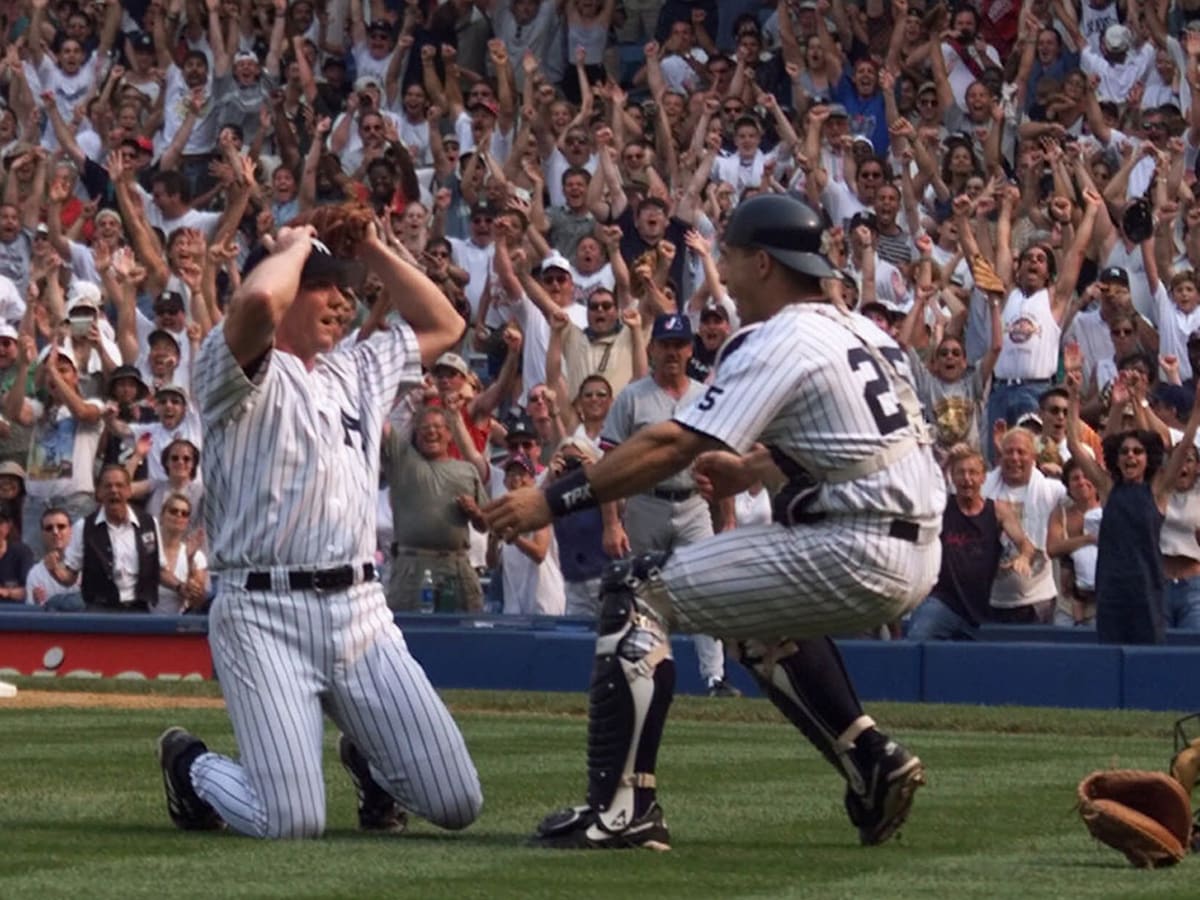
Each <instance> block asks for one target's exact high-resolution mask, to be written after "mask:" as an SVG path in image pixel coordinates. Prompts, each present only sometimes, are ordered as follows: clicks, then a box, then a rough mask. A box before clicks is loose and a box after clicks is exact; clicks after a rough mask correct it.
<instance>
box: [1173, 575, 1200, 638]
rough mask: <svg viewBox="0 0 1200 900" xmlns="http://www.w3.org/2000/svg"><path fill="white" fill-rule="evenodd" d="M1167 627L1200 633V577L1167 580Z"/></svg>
mask: <svg viewBox="0 0 1200 900" xmlns="http://www.w3.org/2000/svg"><path fill="white" fill-rule="evenodd" d="M1164 593H1165V598H1164V599H1165V600H1166V606H1167V627H1168V628H1187V629H1189V630H1191V631H1200V575H1193V576H1192V577H1191V578H1180V579H1173V578H1168V579H1167V585H1166V591H1165V592H1164Z"/></svg>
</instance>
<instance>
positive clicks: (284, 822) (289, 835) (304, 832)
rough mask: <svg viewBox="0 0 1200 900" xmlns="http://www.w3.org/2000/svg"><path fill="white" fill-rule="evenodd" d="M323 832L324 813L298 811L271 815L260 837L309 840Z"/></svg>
mask: <svg viewBox="0 0 1200 900" xmlns="http://www.w3.org/2000/svg"><path fill="white" fill-rule="evenodd" d="M324 833H325V815H324V814H323V813H321V814H315V813H300V814H294V815H279V816H272V817H271V819H270V820H268V822H267V825H266V828H265V829H264V833H263V834H262V837H264V838H267V839H268V840H285V841H287V840H299V841H302V840H311V839H313V838H319V837H321V835H323V834H324Z"/></svg>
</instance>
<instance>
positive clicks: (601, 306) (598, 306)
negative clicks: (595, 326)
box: [588, 302, 617, 312]
mask: <svg viewBox="0 0 1200 900" xmlns="http://www.w3.org/2000/svg"><path fill="white" fill-rule="evenodd" d="M616 307H617V305H616V304H615V303H612V302H608V303H589V304H588V311H589V312H592V311H595V312H600V311H602V310H609V309H616Z"/></svg>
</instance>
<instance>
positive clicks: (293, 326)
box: [280, 284, 347, 359]
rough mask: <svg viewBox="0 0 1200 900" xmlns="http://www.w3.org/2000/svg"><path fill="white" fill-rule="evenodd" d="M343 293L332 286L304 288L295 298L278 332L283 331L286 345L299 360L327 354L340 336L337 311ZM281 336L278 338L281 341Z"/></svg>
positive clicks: (318, 285)
mask: <svg viewBox="0 0 1200 900" xmlns="http://www.w3.org/2000/svg"><path fill="white" fill-rule="evenodd" d="M346 302H347V301H346V298H345V297H344V296H343V295H342V292H341V291H340V290H338V288H337V287H335V286H334V285H332V284H315V285H306V286H304V287H302V288H300V290H299V292H298V293H297V294H296V302H295V303H293V304H292V305H291V307H289V309H288V311H287V314H286V315H285V316H284V320H283V322H281V323H280V325H281V326H284V327H281V328H280V331H281V332H284V331H286V343H287V344H289V345H290V347H291V349H292V352H293V353H295V354H296V355H297V356H299V357H300V358H301V359H308V358H310V357H311V356H312V355H314V354H317V353H328V352H329V351H330V350H332V349H333V348H334V345H335V344H336V343H337V342H338V340H340V338H341V333H342V323H341V317H340V316H339V314H338V313H339V310H341V309H342V308H343V306H344V305H345V303H346ZM282 336H283V335H282V334H281V337H282Z"/></svg>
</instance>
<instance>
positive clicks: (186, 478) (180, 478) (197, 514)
mask: <svg viewBox="0 0 1200 900" xmlns="http://www.w3.org/2000/svg"><path fill="white" fill-rule="evenodd" d="M162 465H163V469H165V470H166V473H167V480H166V481H160V482H158V483H156V484H155V485H154V490H153V492H152V493H151V494H150V499H149V500H148V501H147V502H146V512H148V513H150V515H152V516H154V518H156V519H159V520H160V521H161V520H162V509H163V503H164V501H165V500H166V498H167V497H169V496H170V495H171V494H182V495H183V496H185V497H186V498H187V499H188V501H189V502H190V503H191V521H190V522H189V527H188V532H189V533H191V532H194V531H196V530H197V529H199V528H202V527H203V526H204V514H203V513H204V510H203V500H204V484H203V482H200V481H197V480H196V476H197V475H198V474H199V472H200V448H198V447H197V446H196V445H195V444H193V443H192V442H191V441H188V440H184V439H183V438H180V439H179V440H174V441H171V443H169V444H167V446H166V447H164V448H163V451H162Z"/></svg>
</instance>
